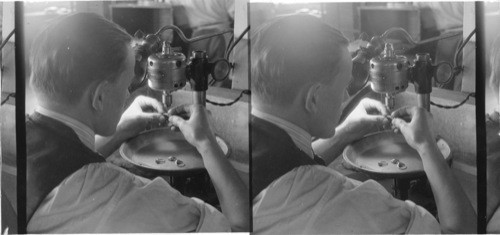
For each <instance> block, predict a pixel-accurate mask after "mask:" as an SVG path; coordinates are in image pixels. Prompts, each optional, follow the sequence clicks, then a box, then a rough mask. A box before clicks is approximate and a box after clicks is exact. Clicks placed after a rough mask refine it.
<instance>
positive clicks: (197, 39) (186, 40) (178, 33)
mask: <svg viewBox="0 0 500 235" xmlns="http://www.w3.org/2000/svg"><path fill="white" fill-rule="evenodd" d="M169 29H170V30H173V31H175V32H176V33H177V35H179V38H180V39H181V40H182V41H183V42H185V43H193V42H196V41H200V40H204V39H207V38H211V37H215V36H219V35H223V34H226V33H232V32H233V30H232V29H226V30H223V31H220V32H217V33H212V34H207V35H202V36H199V37H194V38H187V37H186V35H184V33H183V32H182V30H181V29H179V28H178V27H177V26H174V25H167V26H164V27H163V28H161V29H159V30H158V32H156V33H155V35H156V36H160V34H161V33H163V32H164V31H165V30H169Z"/></svg>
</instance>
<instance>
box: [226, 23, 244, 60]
mask: <svg viewBox="0 0 500 235" xmlns="http://www.w3.org/2000/svg"><path fill="white" fill-rule="evenodd" d="M248 31H250V26H248V27H247V28H246V29H245V30H243V32H242V33H241V34H240V36H239V37H238V38H237V39H236V40H235V41H234V43H233V44H232V45H231V47H229V49H228V50H227V51H226V54H225V56H224V58H225V59H226V60H227V59H229V55H230V54H231V52H232V51H233V49H234V47H235V46H236V44H238V43H239V42H240V41H241V39H243V36H245V34H246V33H247V32H248Z"/></svg>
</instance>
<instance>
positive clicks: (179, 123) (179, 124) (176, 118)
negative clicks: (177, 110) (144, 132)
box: [168, 115, 186, 129]
mask: <svg viewBox="0 0 500 235" xmlns="http://www.w3.org/2000/svg"><path fill="white" fill-rule="evenodd" d="M168 121H169V122H170V123H172V124H173V125H174V126H177V127H179V129H182V127H183V126H184V125H186V120H184V119H183V118H181V117H179V116H175V115H172V116H170V117H169V118H168Z"/></svg>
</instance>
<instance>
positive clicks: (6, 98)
mask: <svg viewBox="0 0 500 235" xmlns="http://www.w3.org/2000/svg"><path fill="white" fill-rule="evenodd" d="M10 97H12V98H16V93H10V94H8V95H7V97H5V99H4V100H2V103H1V104H0V105H4V104H5V103H6V102H7V101H8V100H9V99H10Z"/></svg>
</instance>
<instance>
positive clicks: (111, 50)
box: [30, 13, 132, 104]
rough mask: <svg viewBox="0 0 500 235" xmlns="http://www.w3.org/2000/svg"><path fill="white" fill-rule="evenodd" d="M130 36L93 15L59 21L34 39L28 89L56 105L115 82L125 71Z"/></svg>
mask: <svg viewBox="0 0 500 235" xmlns="http://www.w3.org/2000/svg"><path fill="white" fill-rule="evenodd" d="M131 40H132V37H131V36H130V35H129V34H128V33H127V32H125V31H124V30H123V29H122V28H120V27H119V26H118V25H116V24H115V23H112V22H110V21H108V20H106V19H105V18H103V17H102V16H99V15H97V14H94V13H77V14H72V15H68V16H64V17H61V18H58V19H56V20H54V21H53V22H51V23H50V24H49V25H48V26H47V27H46V28H45V29H43V30H42V31H41V32H40V33H39V34H38V35H37V36H36V37H35V39H34V41H33V45H32V48H31V55H30V64H31V81H30V83H31V87H32V89H33V90H34V91H35V93H37V94H40V95H43V96H45V97H46V98H50V99H52V100H54V101H55V102H62V103H66V104H72V103H74V102H77V101H78V100H80V99H81V96H82V95H83V93H84V92H85V91H86V90H87V89H88V87H89V85H91V84H92V83H94V82H96V81H102V80H104V79H109V80H110V81H114V78H116V77H117V76H118V75H119V74H121V73H122V71H123V70H124V69H125V67H124V65H125V62H126V59H127V56H128V51H127V47H128V46H129V45H131V44H130V43H131Z"/></svg>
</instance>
